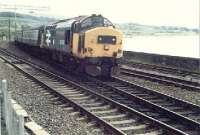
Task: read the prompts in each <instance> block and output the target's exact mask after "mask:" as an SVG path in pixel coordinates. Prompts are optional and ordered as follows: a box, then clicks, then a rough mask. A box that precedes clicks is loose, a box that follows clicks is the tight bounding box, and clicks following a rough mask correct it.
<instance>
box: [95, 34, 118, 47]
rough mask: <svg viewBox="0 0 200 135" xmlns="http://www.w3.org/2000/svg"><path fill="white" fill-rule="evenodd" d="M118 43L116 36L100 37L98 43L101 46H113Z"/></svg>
mask: <svg viewBox="0 0 200 135" xmlns="http://www.w3.org/2000/svg"><path fill="white" fill-rule="evenodd" d="M116 42H117V39H116V36H98V39H97V43H99V44H113V45H115V44H116Z"/></svg>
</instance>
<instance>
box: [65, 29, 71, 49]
mask: <svg viewBox="0 0 200 135" xmlns="http://www.w3.org/2000/svg"><path fill="white" fill-rule="evenodd" d="M69 43H70V30H66V31H65V44H66V45H67V44H69Z"/></svg>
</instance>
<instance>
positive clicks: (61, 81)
mask: <svg viewBox="0 0 200 135" xmlns="http://www.w3.org/2000/svg"><path fill="white" fill-rule="evenodd" d="M3 53H4V54H3ZM2 54H3V56H2ZM0 57H1V59H3V60H4V61H6V62H7V63H9V64H11V65H12V66H13V67H15V68H16V69H17V70H19V71H20V72H22V73H24V74H25V75H26V76H27V77H28V78H31V79H32V80H34V81H35V82H37V83H38V84H39V85H41V86H42V87H44V88H46V89H47V90H48V92H50V93H51V94H52V95H54V96H56V97H57V98H58V99H59V100H61V101H62V102H65V103H67V104H68V103H70V105H72V106H73V107H74V108H75V109H76V110H78V111H80V112H81V113H82V114H83V115H86V116H87V117H89V119H91V120H92V121H95V122H96V123H97V125H100V126H102V127H103V128H105V129H106V130H107V131H108V132H110V133H112V134H117V135H118V134H119V135H124V134H145V135H152V134H153V135H154V134H155V135H156V134H181V132H179V131H177V130H176V129H174V128H172V127H169V126H167V125H165V124H163V123H161V122H159V121H157V120H155V119H152V118H150V117H148V116H147V115H145V114H143V113H140V112H138V111H136V110H134V109H132V108H130V107H127V106H125V105H123V104H120V103H118V102H116V101H114V100H112V99H110V98H108V97H106V96H104V95H102V94H99V93H97V92H95V91H93V90H91V89H89V88H87V87H84V86H82V85H80V83H76V82H72V81H71V80H68V79H66V78H63V77H61V76H58V75H56V74H53V73H50V72H49V71H47V70H45V69H42V68H40V67H37V66H35V65H33V64H31V63H28V62H25V61H24V60H22V59H19V58H17V57H13V56H11V55H10V54H8V53H7V52H6V53H5V52H3V51H2V50H1V56H0Z"/></svg>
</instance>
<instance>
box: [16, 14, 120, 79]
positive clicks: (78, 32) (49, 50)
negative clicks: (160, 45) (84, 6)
mask: <svg viewBox="0 0 200 135" xmlns="http://www.w3.org/2000/svg"><path fill="white" fill-rule="evenodd" d="M122 40H123V33H122V32H121V31H120V30H118V29H116V27H115V25H114V24H113V23H112V22H111V21H110V20H108V19H107V18H105V17H103V16H102V15H96V14H92V15H89V16H78V17H74V18H69V19H64V20H59V21H56V22H54V23H50V24H48V25H42V26H39V27H37V28H31V29H22V30H19V31H17V32H16V37H15V45H19V46H23V47H25V48H26V50H28V51H31V52H34V53H36V54H38V55H42V54H45V55H49V56H50V58H51V59H52V60H53V61H57V62H59V63H63V65H65V66H66V68H68V69H71V70H72V71H74V72H77V73H80V72H84V73H87V74H89V75H92V76H104V77H110V76H112V75H114V74H117V73H118V72H119V63H120V61H121V59H122V57H123V44H122Z"/></svg>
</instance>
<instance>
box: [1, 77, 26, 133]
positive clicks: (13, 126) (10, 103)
mask: <svg viewBox="0 0 200 135" xmlns="http://www.w3.org/2000/svg"><path fill="white" fill-rule="evenodd" d="M1 94H2V96H3V100H2V101H3V103H2V107H3V108H2V110H3V114H2V117H3V118H4V120H5V124H6V131H7V133H8V135H24V118H25V117H28V114H27V113H26V112H25V111H24V110H23V109H22V107H21V106H19V105H18V104H16V102H15V101H14V100H12V99H11V95H10V94H9V92H8V91H7V81H6V80H3V81H2V82H1Z"/></svg>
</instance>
